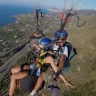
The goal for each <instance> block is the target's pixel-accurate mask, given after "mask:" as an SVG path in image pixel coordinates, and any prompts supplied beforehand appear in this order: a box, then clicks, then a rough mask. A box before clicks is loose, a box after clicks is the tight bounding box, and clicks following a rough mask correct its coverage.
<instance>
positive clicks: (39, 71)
mask: <svg viewBox="0 0 96 96" xmlns="http://www.w3.org/2000/svg"><path fill="white" fill-rule="evenodd" d="M66 38H67V37H66ZM66 38H65V37H64V38H63V39H62V40H61V41H62V42H61V43H63V42H64V41H65V40H66ZM50 43H52V40H51V39H49V38H46V37H45V38H41V39H40V40H39V46H38V48H37V49H41V54H40V58H39V60H38V63H37V64H33V65H24V67H23V69H24V70H23V71H21V67H20V66H18V67H15V68H12V69H11V72H12V76H11V82H10V90H9V96H13V95H14V91H15V88H16V81H17V80H18V79H19V80H22V79H23V78H24V77H27V76H28V75H29V74H30V72H31V70H33V68H34V65H36V68H35V72H34V73H35V74H34V75H32V78H31V81H32V80H33V81H32V82H33V83H34V84H32V85H33V86H31V91H32V90H33V91H32V92H31V91H29V92H31V93H30V95H31V96H34V94H35V93H36V92H37V91H38V90H39V89H42V88H43V86H44V83H43V82H44V81H48V80H47V79H48V78H46V77H48V74H50V75H49V77H50V78H49V79H50V80H52V79H53V75H52V73H53V69H54V72H55V73H57V72H60V73H59V75H58V76H59V77H60V78H61V79H62V80H63V81H64V83H65V86H66V87H68V86H70V87H72V88H74V86H73V85H71V84H70V83H69V82H67V80H66V79H65V77H64V75H63V74H61V70H62V69H63V67H64V62H65V60H66V58H67V55H65V53H66V52H65V53H63V54H62V55H61V57H60V62H61V61H62V62H63V63H60V64H59V66H58V67H57V65H56V64H55V55H54V53H53V52H52V51H50V50H49V49H51V48H52V46H50V47H48V48H47V49H46V50H44V49H43V48H44V47H45V46H47V45H48V44H50ZM59 43H60V42H59ZM48 50H49V51H48ZM62 64H63V65H62ZM50 66H51V67H50ZM48 70H50V72H49V73H48ZM26 82H27V81H25V83H24V84H23V85H25V88H28V85H26ZM28 82H30V80H28ZM20 83H21V82H20ZM25 90H26V89H25Z"/></svg>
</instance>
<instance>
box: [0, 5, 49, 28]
mask: <svg viewBox="0 0 96 96" xmlns="http://www.w3.org/2000/svg"><path fill="white" fill-rule="evenodd" d="M42 10H43V12H44V13H48V12H47V10H46V9H42ZM33 12H34V7H33V6H24V5H12V4H0V26H5V25H7V24H11V23H14V22H16V20H17V19H16V18H12V17H11V16H13V15H18V14H32V13H33Z"/></svg>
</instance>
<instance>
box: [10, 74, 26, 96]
mask: <svg viewBox="0 0 96 96" xmlns="http://www.w3.org/2000/svg"><path fill="white" fill-rule="evenodd" d="M27 75H28V72H18V73H14V74H13V75H12V76H11V82H10V90H9V96H13V95H14V91H15V88H16V80H17V79H22V78H23V77H25V76H27Z"/></svg>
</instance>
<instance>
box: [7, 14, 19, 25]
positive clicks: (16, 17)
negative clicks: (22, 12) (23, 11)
mask: <svg viewBox="0 0 96 96" xmlns="http://www.w3.org/2000/svg"><path fill="white" fill-rule="evenodd" d="M9 18H15V19H16V21H15V22H13V23H18V22H19V21H20V18H19V16H16V15H12V16H9ZM9 24H10V23H9Z"/></svg>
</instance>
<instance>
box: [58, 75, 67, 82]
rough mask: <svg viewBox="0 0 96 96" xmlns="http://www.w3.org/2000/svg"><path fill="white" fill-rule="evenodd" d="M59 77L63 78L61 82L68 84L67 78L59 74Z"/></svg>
mask: <svg viewBox="0 0 96 96" xmlns="http://www.w3.org/2000/svg"><path fill="white" fill-rule="evenodd" d="M59 77H60V78H61V80H62V81H63V82H64V83H66V82H68V81H67V79H66V78H65V76H64V75H63V74H59Z"/></svg>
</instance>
